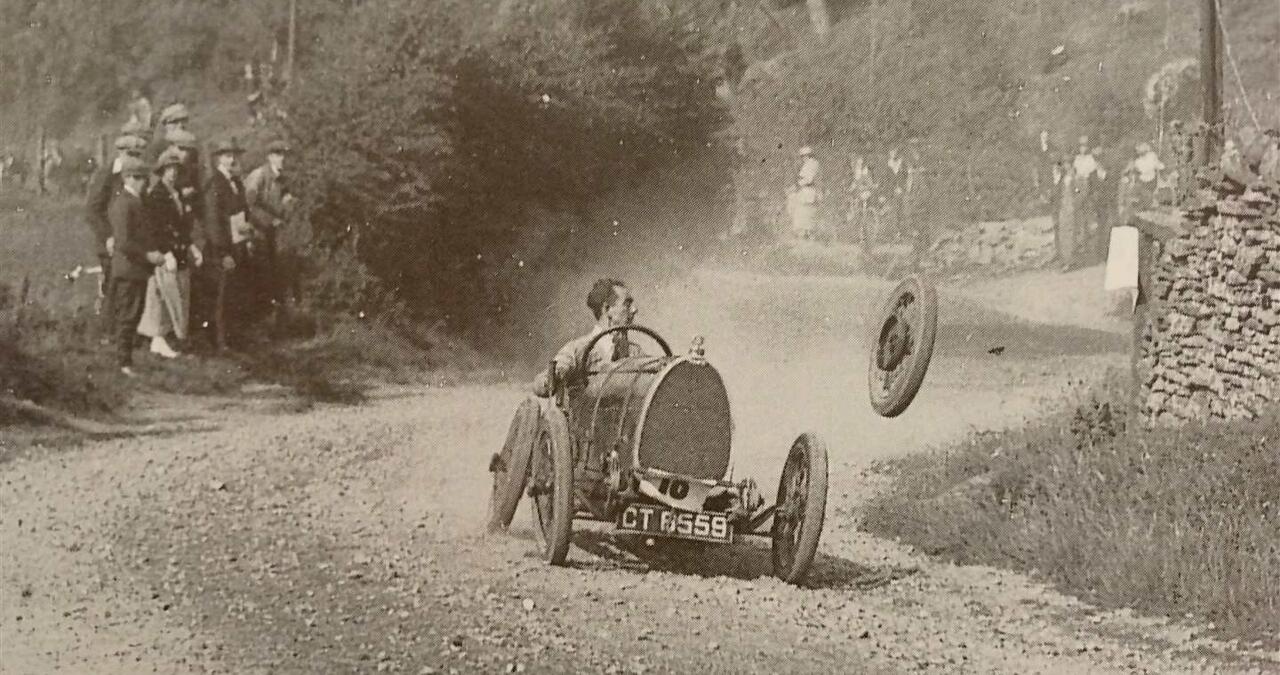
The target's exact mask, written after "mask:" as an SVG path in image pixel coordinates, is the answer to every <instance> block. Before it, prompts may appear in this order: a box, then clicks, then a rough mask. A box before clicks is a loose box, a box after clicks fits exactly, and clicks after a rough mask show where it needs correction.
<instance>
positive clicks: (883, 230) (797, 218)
mask: <svg viewBox="0 0 1280 675" xmlns="http://www.w3.org/2000/svg"><path fill="white" fill-rule="evenodd" d="M910 152H911V154H912V155H913V156H914V161H913V160H909V159H908V158H907V157H905V156H904V155H903V153H902V152H901V151H900V150H899V149H898V148H896V147H894V148H890V149H889V152H888V154H887V156H886V157H885V159H884V163H883V165H881V166H879V167H877V168H874V169H873V168H872V165H871V163H869V162H868V161H867V159H866V158H865V157H863V156H862V155H861V154H857V153H854V154H853V155H852V156H851V157H850V159H849V169H850V175H851V179H850V182H849V185H848V187H847V189H846V195H845V200H844V203H843V207H844V208H843V213H842V214H840V215H839V216H837V217H836V218H835V223H834V224H833V226H829V227H825V228H824V227H822V226H821V221H822V220H823V219H822V218H820V217H819V215H818V212H819V203H820V201H821V199H820V198H821V192H820V191H819V189H818V180H819V175H820V174H821V172H822V165H821V163H820V162H819V161H818V159H817V158H815V157H814V156H813V149H812V148H810V147H809V146H804V147H802V148H800V151H799V155H800V168H799V171H798V172H797V174H796V182H795V184H794V185H792V186H791V187H789V188H788V190H787V205H788V212H789V213H790V216H791V231H792V234H793V236H795V237H797V238H799V239H819V240H831V239H834V240H836V241H840V240H841V239H846V240H852V242H853V243H857V244H860V245H862V246H864V247H873V246H874V245H875V244H876V243H877V242H878V241H880V240H882V239H884V238H887V237H899V236H906V235H908V234H909V233H908V232H907V231H906V229H905V224H906V222H907V221H908V214H907V209H908V207H909V198H910V194H911V192H912V189H913V187H914V183H915V172H916V169H915V167H916V165H917V164H918V159H919V157H918V154H919V153H918V150H917V149H916V148H915V147H914V145H913V146H912V147H911V149H910ZM841 224H843V229H844V231H845V232H846V233H847V234H846V236H845V237H841V235H840V232H841V229H842V228H841Z"/></svg>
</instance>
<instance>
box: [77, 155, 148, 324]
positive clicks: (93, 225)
mask: <svg viewBox="0 0 1280 675" xmlns="http://www.w3.org/2000/svg"><path fill="white" fill-rule="evenodd" d="M145 147H146V141H144V140H142V138H140V137H138V136H135V135H132V134H121V135H120V136H119V137H118V138H116V142H115V148H116V156H115V158H113V159H112V160H111V161H109V162H105V163H104V164H103V165H102V166H100V167H98V169H97V171H95V172H94V174H93V176H92V177H90V179H89V188H88V197H87V199H86V204H85V223H86V224H87V225H88V226H89V231H90V233H91V234H92V235H93V243H94V255H96V256H97V257H98V261H99V263H100V264H101V265H102V276H101V277H100V281H99V285H98V296H99V299H100V300H101V303H100V306H99V308H98V311H99V313H100V315H101V317H102V320H103V328H104V329H105V330H106V331H107V332H108V334H109V333H110V332H111V331H112V330H114V329H115V316H114V314H113V313H112V311H111V259H112V255H111V254H112V249H113V244H114V240H113V238H112V231H111V221H110V218H109V210H110V208H111V201H112V199H114V198H115V196H116V195H117V194H118V193H119V192H120V190H121V189H123V187H124V180H123V178H122V177H121V175H120V171H121V169H122V168H123V167H124V163H125V161H126V160H127V159H130V158H133V159H137V158H139V157H141V156H142V150H143V148H145ZM144 175H145V174H144Z"/></svg>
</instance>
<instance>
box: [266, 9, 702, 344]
mask: <svg viewBox="0 0 1280 675" xmlns="http://www.w3.org/2000/svg"><path fill="white" fill-rule="evenodd" d="M640 5H641V3H639V2H636V1H634V0H612V1H611V2H608V3H603V4H602V3H591V2H586V1H585V0H584V1H583V2H570V3H560V4H557V5H555V6H554V7H553V8H550V9H546V8H541V7H539V6H537V5H534V6H532V7H531V8H530V9H529V10H528V11H527V12H524V13H522V14H520V15H518V16H513V17H510V20H509V22H508V23H507V24H505V25H504V26H502V27H501V28H499V29H495V28H493V27H492V23H493V20H494V19H493V17H492V16H490V15H489V13H487V12H486V11H484V9H483V8H480V10H479V11H478V10H477V9H476V8H474V7H472V6H470V5H468V4H465V3H452V2H432V3H423V2H411V1H409V0H380V1H376V2H369V3H365V4H364V5H362V6H361V7H360V8H359V9H358V10H356V11H354V12H353V13H352V15H351V16H350V17H349V21H347V22H346V23H345V24H344V25H343V26H342V27H340V28H336V29H334V30H333V31H332V32H330V33H329V34H328V35H326V36H325V38H324V40H323V42H322V43H321V47H320V48H319V49H320V51H321V52H322V56H320V57H319V58H317V64H319V63H324V64H326V65H325V66H324V67H320V66H317V67H315V68H313V69H311V70H310V71H308V72H307V73H306V77H305V80H303V81H302V82H301V86H299V87H297V88H296V90H295V91H294V92H293V95H292V100H291V101H290V105H289V107H290V110H292V111H293V114H292V116H291V118H290V125H289V126H290V131H291V133H292V134H293V136H294V139H295V145H296V147H297V148H298V149H299V153H298V162H297V163H298V166H299V167H300V174H301V176H300V178H301V184H302V185H301V187H302V192H303V194H304V204H305V207H306V208H305V210H306V213H307V216H308V219H309V221H310V226H311V228H312V241H313V243H314V250H313V255H314V256H315V257H316V259H317V260H320V261H322V263H321V264H322V266H325V265H336V264H339V263H341V262H343V261H344V260H345V263H344V264H345V265H346V266H348V267H353V266H354V267H356V268H358V271H356V272H352V273H350V274H343V275H340V276H343V277H344V278H346V279H347V280H348V281H355V282H356V283H357V286H359V288H360V289H361V290H360V291H359V293H361V294H362V297H364V298H365V299H364V300H362V301H361V302H367V303H369V304H368V305H367V306H365V307H362V309H364V310H365V311H369V312H373V311H379V310H380V309H381V308H382V306H383V305H385V304H386V303H389V302H395V301H403V302H404V303H405V304H406V305H407V306H408V307H409V308H410V309H411V310H412V311H414V312H416V313H418V314H419V315H421V316H426V317H431V318H439V319H444V320H445V321H447V322H448V323H449V324H450V325H452V326H467V325H469V324H472V323H474V321H475V320H476V319H477V318H480V317H483V316H485V315H487V314H489V313H490V312H492V311H494V308H495V306H497V305H499V304H500V303H501V298H503V297H504V296H505V295H506V292H507V290H508V289H506V288H503V287H495V286H494V283H495V280H494V277H493V276H492V275H488V276H487V275H486V271H487V270H489V269H490V268H491V267H492V266H495V265H501V264H502V262H503V261H504V260H508V259H510V258H511V256H513V255H516V256H518V255H520V252H519V251H515V250H513V246H514V242H517V241H519V240H520V239H522V238H527V237H521V236H520V235H521V232H520V231H521V229H522V228H528V227H533V226H534V225H531V224H530V223H531V222H533V221H531V220H530V219H529V218H528V214H529V213H530V212H531V211H532V210H535V209H549V210H554V211H559V212H568V213H580V212H581V211H582V210H583V209H584V208H585V205H586V203H587V202H588V201H589V200H590V199H591V198H593V197H594V196H596V195H599V194H601V193H602V192H604V191H606V190H609V189H610V188H612V187H614V186H617V185H619V184H621V183H623V182H625V181H626V180H628V179H629V178H631V177H633V176H637V175H639V174H640V173H642V172H644V171H646V170H648V169H651V168H653V167H656V166H661V165H663V164H664V163H667V162H671V161H673V160H676V159H677V158H681V157H690V156H694V155H695V154H697V153H699V152H700V151H702V150H703V149H704V148H705V146H706V144H707V142H708V139H709V137H710V134H711V133H712V132H713V131H714V130H715V128H716V127H717V125H719V124H720V122H721V117H720V114H721V113H720V110H719V108H718V106H717V105H716V103H715V99H714V96H713V92H712V89H711V85H710V77H709V76H708V75H707V72H706V71H708V70H709V69H710V67H711V66H710V64H709V63H706V62H704V61H703V60H701V56H700V55H701V53H702V50H700V48H699V43H698V39H699V38H698V37H697V35H696V33H692V32H686V31H685V30H684V29H683V28H682V27H680V26H679V25H677V24H675V23H674V22H660V21H654V20H652V19H651V18H649V17H647V15H644V14H643V13H641V12H639V11H638V7H639V6H640ZM584 220H585V219H580V220H579V225H582V226H584V227H585V226H586V223H585V222H583V221H584ZM560 234H562V235H567V234H568V233H567V232H565V233H560ZM344 250H345V251H346V253H345V254H344V253H340V252H341V251H344ZM344 256H345V257H344ZM525 262H528V263H536V262H537V261H536V260H528V261H525ZM370 279H373V280H376V282H377V283H376V286H377V287H376V288H372V287H370V286H369V285H367V284H365V283H364V282H365V281H368V280H370ZM486 282H487V283H486ZM500 282H501V280H498V283H500ZM338 288H339V287H338V286H330V289H332V290H335V291H336V290H338ZM333 299H334V301H335V302H337V303H339V304H346V305H350V304H351V298H341V297H334V298H333Z"/></svg>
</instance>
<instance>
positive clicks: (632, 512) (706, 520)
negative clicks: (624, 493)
mask: <svg viewBox="0 0 1280 675" xmlns="http://www.w3.org/2000/svg"><path fill="white" fill-rule="evenodd" d="M618 529H619V530H622V531H625V532H638V533H640V534H653V535H657V536H660V537H675V538H677V539H696V540H698V541H712V542H717V543H721V544H725V543H729V542H731V541H733V525H732V524H730V523H729V515H728V514H726V513H709V512H700V513H695V512H692V511H677V510H675V509H669V508H667V507H665V506H658V505H656V504H631V505H629V506H627V508H625V509H623V511H622V513H621V514H620V515H619V516H618Z"/></svg>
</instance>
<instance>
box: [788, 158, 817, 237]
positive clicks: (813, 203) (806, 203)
mask: <svg viewBox="0 0 1280 675" xmlns="http://www.w3.org/2000/svg"><path fill="white" fill-rule="evenodd" d="M821 171H822V165H821V164H819V163H818V160H817V159H816V158H815V157H814V156H813V148H810V147H809V146H807V145H806V146H804V147H802V148H800V171H799V172H798V173H797V176H796V183H795V186H794V187H793V188H792V189H791V191H790V194H789V197H788V200H789V202H790V207H791V231H792V233H793V234H794V235H795V236H796V237H797V238H800V239H812V238H813V237H814V236H815V235H816V232H815V229H816V221H817V211H818V187H817V183H818V174H819V173H820V172H821Z"/></svg>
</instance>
